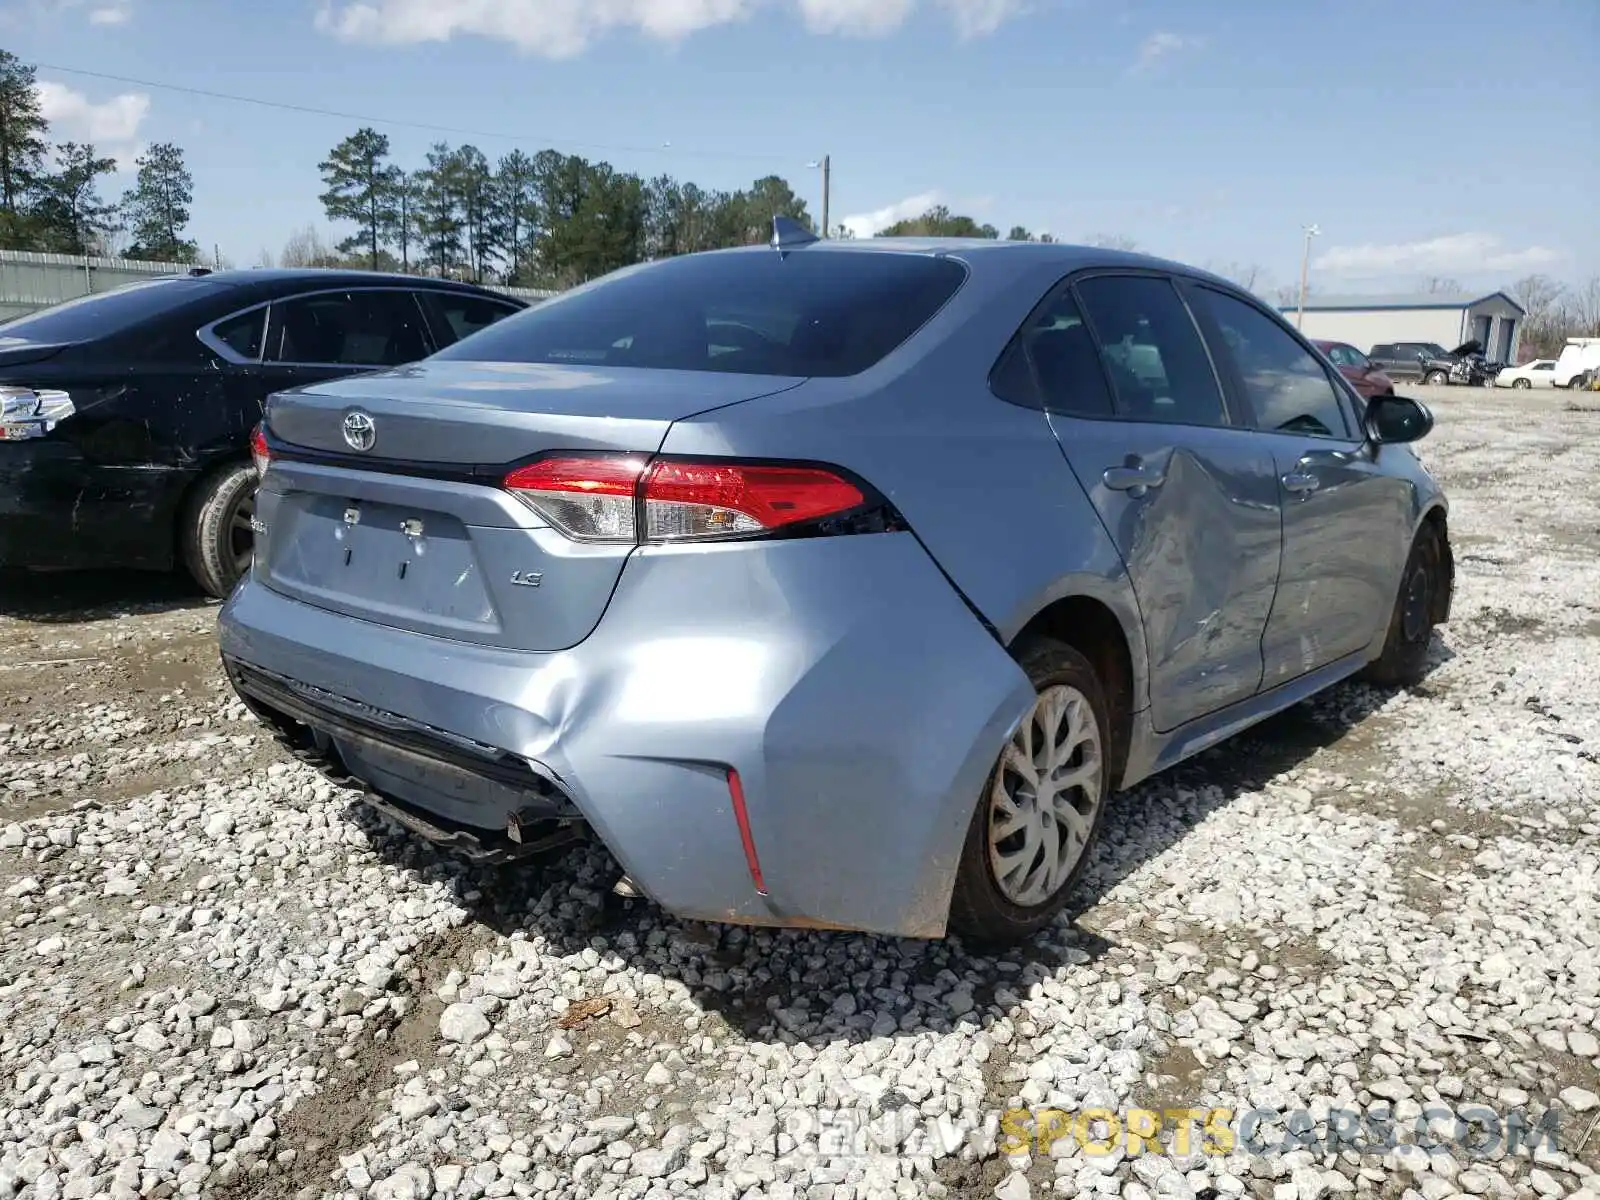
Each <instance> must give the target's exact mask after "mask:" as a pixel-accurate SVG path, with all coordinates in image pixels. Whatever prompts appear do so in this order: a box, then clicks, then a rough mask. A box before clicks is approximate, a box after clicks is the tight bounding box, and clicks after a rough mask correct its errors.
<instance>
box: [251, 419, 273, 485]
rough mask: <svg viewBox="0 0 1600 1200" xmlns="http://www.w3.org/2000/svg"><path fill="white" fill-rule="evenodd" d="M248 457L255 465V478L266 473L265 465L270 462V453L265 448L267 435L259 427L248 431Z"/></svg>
mask: <svg viewBox="0 0 1600 1200" xmlns="http://www.w3.org/2000/svg"><path fill="white" fill-rule="evenodd" d="M250 457H251V458H252V459H253V460H254V461H255V464H256V478H257V479H259V478H261V476H263V475H265V474H266V473H267V464H268V463H270V462H271V461H272V451H271V450H269V449H268V448H267V434H266V431H265V430H264V429H262V428H261V426H260V425H257V426H256V427H255V428H254V429H252V430H251V431H250Z"/></svg>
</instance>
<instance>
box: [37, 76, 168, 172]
mask: <svg viewBox="0 0 1600 1200" xmlns="http://www.w3.org/2000/svg"><path fill="white" fill-rule="evenodd" d="M39 111H40V113H42V114H43V116H44V119H45V120H46V121H49V122H50V131H51V134H52V136H53V137H54V139H55V140H56V141H72V142H92V143H93V144H94V148H95V151H96V153H99V154H103V155H108V156H110V157H112V158H115V159H116V160H117V167H118V169H119V170H122V171H127V170H131V169H132V167H133V160H134V159H135V158H137V157H138V156H139V155H140V154H142V153H143V152H144V147H143V145H142V144H141V143H140V141H139V127H140V126H141V125H142V124H144V119H145V117H146V116H147V115H148V114H149V112H150V97H149V96H147V95H146V94H145V93H143V92H123V93H122V94H121V95H119V96H113V97H111V99H109V100H103V101H101V102H100V103H98V104H96V103H95V102H94V101H92V100H90V99H89V97H87V96H85V95H84V94H83V93H82V92H79V91H75V90H74V89H72V88H70V87H68V86H67V85H66V84H64V83H56V82H54V81H53V80H40V82H39Z"/></svg>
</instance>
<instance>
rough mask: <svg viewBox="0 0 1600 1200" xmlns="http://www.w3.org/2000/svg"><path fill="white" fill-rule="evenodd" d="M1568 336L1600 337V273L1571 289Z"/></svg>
mask: <svg viewBox="0 0 1600 1200" xmlns="http://www.w3.org/2000/svg"><path fill="white" fill-rule="evenodd" d="M1571 316H1572V320H1571V326H1570V331H1569V332H1568V333H1567V336H1568V337H1600V275H1594V276H1591V277H1590V279H1589V282H1588V283H1586V284H1584V285H1583V286H1582V287H1579V288H1574V289H1573V290H1572V301H1571Z"/></svg>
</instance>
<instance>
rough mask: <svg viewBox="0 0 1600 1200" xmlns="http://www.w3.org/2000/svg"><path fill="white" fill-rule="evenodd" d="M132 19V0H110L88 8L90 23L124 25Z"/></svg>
mask: <svg viewBox="0 0 1600 1200" xmlns="http://www.w3.org/2000/svg"><path fill="white" fill-rule="evenodd" d="M132 19H133V3H132V0H110V3H108V4H101V5H99V6H98V7H96V8H92V9H90V10H89V24H91V25H126V24H127V23H128V22H129V21H130V20H132Z"/></svg>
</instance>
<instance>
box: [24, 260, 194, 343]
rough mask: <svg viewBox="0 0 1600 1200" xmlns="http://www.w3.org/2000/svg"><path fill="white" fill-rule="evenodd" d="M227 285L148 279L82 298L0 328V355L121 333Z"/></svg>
mask: <svg viewBox="0 0 1600 1200" xmlns="http://www.w3.org/2000/svg"><path fill="white" fill-rule="evenodd" d="M224 286H226V285H225V284H218V283H208V282H206V281H205V280H204V279H191V278H189V277H187V276H180V277H178V278H175V279H147V280H144V281H142V282H140V283H130V284H127V285H125V286H123V287H119V288H113V289H112V290H110V291H108V292H94V293H91V294H90V295H87V296H79V297H78V298H77V299H75V300H65V301H63V302H62V303H60V304H54V305H51V306H50V307H49V308H42V309H40V310H39V311H38V312H35V313H29V314H28V315H27V316H25V317H18V318H17V319H16V320H14V321H7V322H6V323H5V324H4V325H0V350H5V349H7V348H9V347H12V346H26V345H38V344H42V343H55V342H82V341H87V340H89V339H90V338H100V337H106V336H109V335H112V334H118V333H121V332H123V331H124V330H126V329H129V328H132V327H133V326H134V325H137V324H139V323H140V322H141V321H144V320H147V319H148V318H150V317H158V316H161V315H162V314H164V313H168V312H172V311H174V310H175V309H178V308H182V307H183V306H184V305H185V304H189V303H191V302H193V301H195V300H199V299H201V298H202V297H203V296H205V295H206V293H207V292H213V291H215V290H217V289H218V288H221V287H224Z"/></svg>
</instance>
